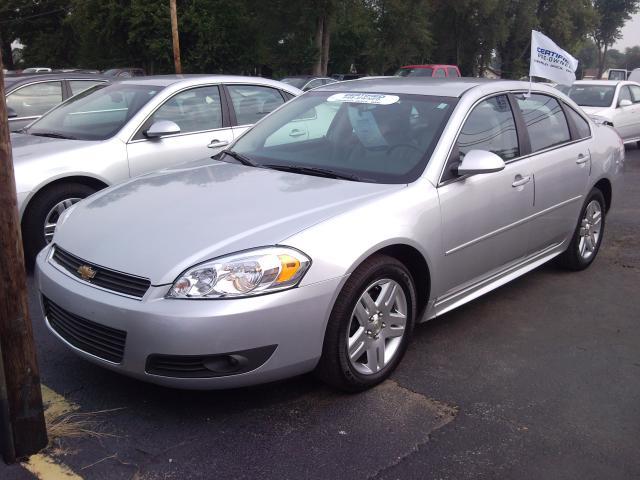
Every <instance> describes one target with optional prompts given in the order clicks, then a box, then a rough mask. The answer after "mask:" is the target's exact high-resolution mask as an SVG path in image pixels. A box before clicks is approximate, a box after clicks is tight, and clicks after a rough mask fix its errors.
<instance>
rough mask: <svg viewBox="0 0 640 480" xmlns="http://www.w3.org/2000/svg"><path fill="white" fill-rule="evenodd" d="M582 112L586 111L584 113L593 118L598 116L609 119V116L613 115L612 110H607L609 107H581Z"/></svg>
mask: <svg viewBox="0 0 640 480" xmlns="http://www.w3.org/2000/svg"><path fill="white" fill-rule="evenodd" d="M581 108H582V110H584V113H586V114H587V115H589V116H593V115H598V116H604V117H608V116H609V114H610V113H611V109H610V108H607V107H604V108H603V107H581Z"/></svg>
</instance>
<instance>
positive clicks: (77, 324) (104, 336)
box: [42, 297, 127, 363]
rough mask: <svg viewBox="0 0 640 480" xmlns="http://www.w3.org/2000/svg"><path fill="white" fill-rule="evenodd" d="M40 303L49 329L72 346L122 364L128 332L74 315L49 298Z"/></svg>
mask: <svg viewBox="0 0 640 480" xmlns="http://www.w3.org/2000/svg"><path fill="white" fill-rule="evenodd" d="M42 303H43V305H44V312H45V315H46V316H47V320H48V321H49V325H51V328H53V330H55V332H56V333H57V334H58V335H60V336H61V337H62V338H64V339H65V340H66V341H67V342H69V343H70V344H71V345H73V346H74V347H76V348H78V349H80V350H82V351H84V352H87V353H90V354H91V355H95V356H96V357H100V358H103V359H105V360H109V361H110V362H115V363H120V362H121V361H122V357H123V355H124V346H125V343H126V340H127V332H125V331H123V330H118V329H115V328H111V327H107V326H105V325H100V324H99V323H96V322H92V321H91V320H87V319H86V318H82V317H79V316H78V315H74V314H73V313H71V312H68V311H66V310H64V309H63V308H61V307H60V306H58V305H56V304H55V303H53V302H52V301H51V300H49V299H48V298H45V297H43V299H42Z"/></svg>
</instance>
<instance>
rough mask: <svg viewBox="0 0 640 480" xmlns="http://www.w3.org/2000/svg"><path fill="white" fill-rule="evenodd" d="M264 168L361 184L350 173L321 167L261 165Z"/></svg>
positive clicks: (357, 178)
mask: <svg viewBox="0 0 640 480" xmlns="http://www.w3.org/2000/svg"><path fill="white" fill-rule="evenodd" d="M262 166H263V167H264V168H272V169H274V170H281V171H283V172H291V173H301V174H303V175H315V176H316V177H326V178H338V179H340V180H351V181H352V182H361V181H362V179H361V178H360V177H358V176H357V175H352V174H350V173H341V172H336V171H335V170H330V169H328V168H321V167H305V166H302V165H262Z"/></svg>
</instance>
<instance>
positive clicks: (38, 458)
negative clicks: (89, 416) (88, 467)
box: [22, 385, 82, 480]
mask: <svg viewBox="0 0 640 480" xmlns="http://www.w3.org/2000/svg"><path fill="white" fill-rule="evenodd" d="M42 403H43V404H44V408H45V414H44V415H45V418H46V419H47V423H49V421H50V420H51V419H58V418H60V417H61V416H63V415H67V414H69V413H73V412H75V411H76V410H78V409H79V408H80V407H79V406H78V405H75V404H74V403H71V402H69V401H68V400H67V399H66V398H64V397H63V396H62V395H60V394H59V393H56V392H54V391H53V390H51V389H50V388H49V387H47V386H46V385H42ZM22 466H23V467H24V468H26V469H27V470H29V471H30V472H31V473H32V474H33V475H35V476H36V477H37V478H38V479H40V480H82V477H81V476H79V475H78V474H76V473H74V472H73V471H72V470H71V469H70V468H69V467H67V466H66V465H63V464H61V463H58V462H56V461H55V460H54V459H53V458H52V457H51V456H49V455H47V454H46V453H38V454H36V455H31V456H30V457H29V460H27V461H26V462H23V463H22Z"/></svg>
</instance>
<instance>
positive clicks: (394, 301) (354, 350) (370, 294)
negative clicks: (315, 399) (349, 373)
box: [347, 278, 407, 375]
mask: <svg viewBox="0 0 640 480" xmlns="http://www.w3.org/2000/svg"><path fill="white" fill-rule="evenodd" d="M406 323H407V297H406V295H405V293H404V290H403V289H402V287H401V286H400V284H399V283H398V282H396V281H395V280H391V279H388V278H385V279H381V280H378V281H376V282H374V283H373V284H371V285H370V286H369V287H367V289H366V290H365V291H364V293H363V294H362V295H361V296H360V298H359V299H358V302H357V303H356V306H355V308H354V309H353V313H352V314H351V320H350V323H349V328H348V329H347V355H348V358H349V362H350V364H351V366H352V367H353V368H354V369H355V370H356V371H357V372H358V373H360V374H362V375H372V374H375V373H377V372H379V371H380V370H382V369H383V368H384V367H385V366H386V365H388V364H389V363H390V362H391V361H392V360H393V359H394V357H395V355H396V354H397V352H398V347H399V346H400V343H401V342H402V338H403V336H404V334H405V327H406Z"/></svg>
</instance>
